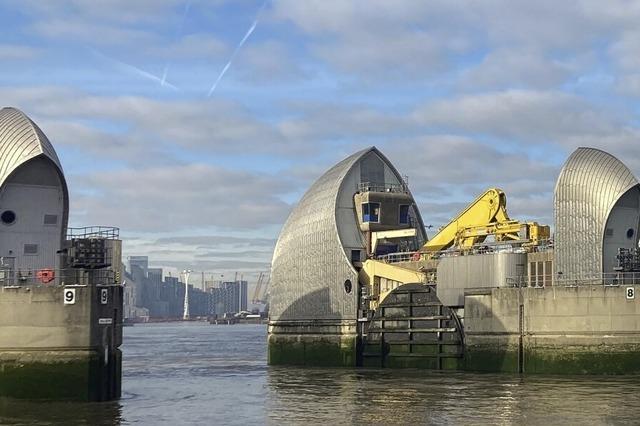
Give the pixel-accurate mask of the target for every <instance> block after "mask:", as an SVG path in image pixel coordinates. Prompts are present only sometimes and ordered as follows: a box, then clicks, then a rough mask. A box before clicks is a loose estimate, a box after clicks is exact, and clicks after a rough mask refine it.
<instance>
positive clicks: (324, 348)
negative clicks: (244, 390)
mask: <svg viewBox="0 0 640 426" xmlns="http://www.w3.org/2000/svg"><path fill="white" fill-rule="evenodd" d="M356 357H357V352H356V337H355V336H315V335H313V336H311V335H310V336H304V335H299V336H284V335H271V336H269V341H268V362H269V364H270V365H306V366H312V367H355V366H356Z"/></svg>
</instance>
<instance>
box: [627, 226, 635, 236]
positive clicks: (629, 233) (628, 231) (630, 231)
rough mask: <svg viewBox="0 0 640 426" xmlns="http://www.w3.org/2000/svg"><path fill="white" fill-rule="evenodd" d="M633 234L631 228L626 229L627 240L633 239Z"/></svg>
mask: <svg viewBox="0 0 640 426" xmlns="http://www.w3.org/2000/svg"><path fill="white" fill-rule="evenodd" d="M634 233H635V232H634V230H633V228H629V229H627V238H628V239H631V238H633V234H634Z"/></svg>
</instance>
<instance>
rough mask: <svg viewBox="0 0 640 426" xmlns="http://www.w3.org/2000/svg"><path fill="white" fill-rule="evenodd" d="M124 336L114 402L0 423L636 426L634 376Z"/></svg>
mask: <svg viewBox="0 0 640 426" xmlns="http://www.w3.org/2000/svg"><path fill="white" fill-rule="evenodd" d="M124 334H125V337H124V344H123V347H122V350H123V352H124V363H123V364H124V365H123V368H124V377H123V397H122V399H121V400H120V401H117V402H109V403H72V402H51V401H20V400H12V399H0V424H3V425H4V424H23V425H33V424H35V425H50V424H60V425H72V424H84V425H119V424H123V425H129V424H131V425H134V424H139V425H160V424H166V425H181V424H194V425H248V424H274V425H280V424H292V425H298V424H304V425H315V424H323V425H326V426H329V425H341V424H358V425H360V424H361V425H370V424H380V425H384V424H435V425H446V424H473V425H476V424H505V425H510V424H534V425H535V424H541V425H551V424H575V425H592V424H640V377H638V376H635V377H632V376H627V377H616V376H608V377H600V376H597V377H596V376H591V377H565V376H518V375H507V374H502V375H494V374H470V373H450V372H447V373H440V372H426V371H416V370H375V369H327V368H321V369H319V368H318V369H316V368H292V367H268V366H267V365H266V326H263V325H233V326H222V325H219V326H213V325H208V324H203V323H169V324H145V325H136V326H135V327H127V328H125V329H124ZM639 362H640V359H639Z"/></svg>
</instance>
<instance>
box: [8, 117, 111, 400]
mask: <svg viewBox="0 0 640 426" xmlns="http://www.w3.org/2000/svg"><path fill="white" fill-rule="evenodd" d="M68 217H69V196H68V190H67V185H66V181H65V177H64V173H63V170H62V166H61V164H60V161H59V159H58V156H57V155H56V152H55V150H54V148H53V146H52V145H51V143H50V142H49V140H48V139H47V137H46V136H45V135H44V133H43V132H42V130H40V128H39V127H38V126H37V125H36V124H35V123H34V122H33V121H31V119H29V117H27V116H26V115H25V114H24V113H22V112H21V111H19V110H17V109H15V108H4V109H2V110H0V395H2V396H10V397H16V398H53V399H73V400H85V401H103V400H110V399H115V398H118V397H120V383H121V365H122V356H121V353H120V350H119V349H118V348H119V346H120V345H121V343H122V286H121V285H120V282H119V281H120V273H121V270H120V269H121V241H120V240H119V235H118V229H117V228H108V227H95V228H81V229H73V228H69V227H68Z"/></svg>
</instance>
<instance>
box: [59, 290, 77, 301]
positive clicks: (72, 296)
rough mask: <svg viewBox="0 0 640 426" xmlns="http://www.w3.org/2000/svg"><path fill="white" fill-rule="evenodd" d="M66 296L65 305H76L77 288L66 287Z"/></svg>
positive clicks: (64, 292)
mask: <svg viewBox="0 0 640 426" xmlns="http://www.w3.org/2000/svg"><path fill="white" fill-rule="evenodd" d="M62 295H63V297H64V304H65V305H74V304H75V303H76V289H75V288H65V289H64V291H63V292H62Z"/></svg>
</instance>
